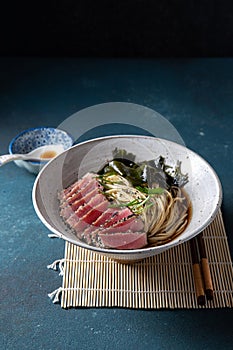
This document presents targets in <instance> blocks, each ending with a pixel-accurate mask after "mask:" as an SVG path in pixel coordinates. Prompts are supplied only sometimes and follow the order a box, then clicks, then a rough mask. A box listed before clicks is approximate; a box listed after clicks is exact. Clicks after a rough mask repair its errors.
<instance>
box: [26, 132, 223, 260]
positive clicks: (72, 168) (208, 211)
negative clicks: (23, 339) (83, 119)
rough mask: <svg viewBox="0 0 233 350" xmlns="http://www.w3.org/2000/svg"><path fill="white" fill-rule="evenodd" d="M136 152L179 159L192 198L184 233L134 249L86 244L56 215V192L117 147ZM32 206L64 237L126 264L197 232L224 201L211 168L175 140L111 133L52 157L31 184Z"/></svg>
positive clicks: (142, 157)
mask: <svg viewBox="0 0 233 350" xmlns="http://www.w3.org/2000/svg"><path fill="white" fill-rule="evenodd" d="M116 147H118V148H123V149H126V150H127V151H128V152H132V153H134V154H136V161H142V160H150V159H154V158H157V157H159V156H160V155H162V156H164V157H165V159H166V162H167V164H175V163H176V161H177V160H180V161H182V172H183V173H186V172H187V173H188V174H189V182H188V184H187V185H185V190H186V192H187V193H188V195H189V197H190V199H191V202H192V217H191V220H190V222H189V225H188V226H187V228H186V229H185V231H184V232H183V233H182V234H181V235H180V236H178V237H177V238H175V239H174V240H172V241H171V242H169V243H166V244H164V245H160V246H157V247H148V248H142V249H136V250H116V249H103V248H96V247H93V246H89V245H87V244H86V243H84V242H81V241H80V240H79V239H78V238H77V237H76V236H74V235H73V234H72V233H71V232H70V231H69V230H67V227H66V225H65V224H64V222H63V221H62V219H61V217H60V216H59V202H58V199H57V194H58V192H60V191H61V190H62V189H63V188H66V187H67V186H69V185H70V184H71V183H73V182H74V181H76V180H77V179H78V178H80V177H82V176H83V175H84V174H85V173H86V172H88V171H98V170H99V169H100V168H101V167H102V166H103V165H104V164H105V163H106V162H107V161H108V160H110V159H112V151H113V150H114V149H115V148H116ZM32 197H33V205H34V208H35V210H36V213H37V215H38V216H39V218H40V219H41V221H42V222H43V223H44V224H45V226H46V227H47V228H48V229H49V230H50V231H52V232H53V233H54V234H56V235H57V236H58V237H60V238H63V239H64V240H66V241H69V242H71V243H74V244H76V245H78V246H80V247H83V248H86V249H91V250H92V251H95V252H98V253H100V254H104V255H107V256H109V257H111V258H113V259H118V260H121V261H125V262H130V261H135V260H139V259H143V258H146V257H149V256H153V255H156V254H159V253H161V252H163V251H165V250H167V249H169V248H171V247H174V246H176V245H178V244H180V243H183V242H185V241H187V240H189V239H191V238H192V237H194V236H195V235H197V234H198V233H200V232H201V231H202V230H203V229H204V228H205V227H206V226H207V225H209V224H210V223H211V221H212V220H213V219H214V217H215V215H216V213H217V212H218V209H219V208H220V205H221V201H222V190H221V184H220V181H219V179H218V177H217V175H216V173H215V171H214V170H213V169H212V167H211V166H210V165H209V164H208V163H207V162H206V161H205V160H204V159H203V158H201V157H200V156H199V155H197V154H196V153H194V152H193V151H191V150H189V149H187V148H186V147H184V146H181V145H179V144H177V143H174V142H171V141H167V140H164V139H159V138H154V137H147V136H111V137H103V138H98V139H93V140H90V141H86V142H83V143H80V144H77V145H75V146H73V147H71V148H70V149H69V150H67V151H65V152H63V153H62V154H60V155H59V156H57V157H56V158H55V159H53V160H52V161H50V162H49V163H48V164H47V165H46V166H45V167H44V168H43V169H42V171H41V172H40V174H39V175H38V177H37V179H36V181H35V184H34V188H33V194H32Z"/></svg>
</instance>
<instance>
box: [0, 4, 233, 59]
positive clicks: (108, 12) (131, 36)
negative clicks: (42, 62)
mask: <svg viewBox="0 0 233 350" xmlns="http://www.w3.org/2000/svg"><path fill="white" fill-rule="evenodd" d="M232 37H233V4H232V1H231V0H214V1H210V0H202V1H199V0H198V1H195V0H188V1H187V0H179V1H177V0H167V1H161V0H159V1H155V0H146V1H143V0H125V1H116V0H115V1H109V0H100V1H93V0H77V1H74V0H66V1H64V0H58V1H54V0H53V1H51V0H49V1H46V2H45V3H43V2H39V1H36V2H35V1H33V2H24V1H18V2H15V1H12V0H9V1H7V2H5V3H4V4H2V5H1V12H0V38H1V40H0V54H4V55H42V56H44V55H63V56H71V55H72V56H85V57H86V56H98V57H99V56H101V57H103V56H108V57H109V56H115V57H116V56H117V57H119V56H120V57H122V56H124V57H128V56H130V57H135V56H137V57H164V56H166V57H190V56H192V57H194V56H195V57H200V56H201V57H206V56H208V57H211V56H215V57H216V56H221V57H222V56H232V54H233V45H232Z"/></svg>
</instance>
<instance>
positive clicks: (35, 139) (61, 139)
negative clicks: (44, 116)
mask: <svg viewBox="0 0 233 350" xmlns="http://www.w3.org/2000/svg"><path fill="white" fill-rule="evenodd" d="M56 144H62V145H63V148H64V150H67V149H68V148H70V147H71V146H72V145H73V138H72V136H71V135H69V134H68V133H67V132H65V131H63V130H59V129H56V128H52V127H37V128H31V129H27V130H24V131H22V132H21V133H20V134H18V135H17V136H16V137H14V138H13V140H12V141H11V142H10V144H9V153H10V154H15V153H20V154H25V153H28V152H31V151H32V150H34V149H36V148H38V147H41V146H45V145H56ZM14 162H15V164H16V165H17V166H19V167H22V168H25V169H27V170H28V171H29V172H31V173H34V174H38V173H39V171H40V170H41V169H42V167H43V166H44V165H45V164H46V163H47V162H42V161H41V162H35V161H24V160H16V161H14Z"/></svg>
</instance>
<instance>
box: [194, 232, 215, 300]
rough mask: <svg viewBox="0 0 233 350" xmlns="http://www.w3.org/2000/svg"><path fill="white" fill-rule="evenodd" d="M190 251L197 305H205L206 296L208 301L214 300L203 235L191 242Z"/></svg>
mask: <svg viewBox="0 0 233 350" xmlns="http://www.w3.org/2000/svg"><path fill="white" fill-rule="evenodd" d="M190 249H191V255H192V263H193V275H194V283H195V289H196V294H197V303H198V305H205V295H206V298H207V300H213V284H212V279H211V274H210V268H209V263H208V259H207V255H206V249H205V243H204V240H203V234H202V233H200V234H199V235H198V236H197V237H195V238H192V239H191V240H190Z"/></svg>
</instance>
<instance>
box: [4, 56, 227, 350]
mask: <svg viewBox="0 0 233 350" xmlns="http://www.w3.org/2000/svg"><path fill="white" fill-rule="evenodd" d="M0 77H1V82H0V153H1V154H3V153H6V152H7V149H8V143H9V142H10V140H11V139H12V138H13V137H14V136H15V135H16V134H18V133H19V132H21V131H22V130H24V129H27V128H30V127H36V126H38V125H50V126H54V127H56V126H58V125H59V124H60V123H61V122H62V121H63V120H64V119H65V118H67V117H69V116H70V115H71V114H73V113H75V112H76V111H78V110H80V109H82V108H85V107H88V106H91V105H94V104H98V103H103V102H110V101H127V102H133V103H137V104H142V105H145V106H147V107H150V108H153V109H155V110H156V111H158V112H159V113H161V114H162V115H163V116H164V117H166V118H167V119H168V120H169V121H170V122H171V123H172V124H173V125H174V126H175V127H176V128H177V130H178V131H179V133H180V134H181V136H182V138H183V139H184V141H185V143H186V145H187V146H188V147H189V148H191V149H193V150H194V151H196V152H197V153H199V154H200V155H201V156H203V157H204V158H205V159H206V160H207V161H208V162H209V163H210V164H211V165H212V166H213V167H214V169H215V170H216V172H217V173H218V175H219V178H220V180H221V182H222V186H223V192H224V199H223V206H222V210H223V215H224V221H225V225H226V229H227V234H228V239H229V244H230V249H231V253H232V252H233V233H232V232H233V216H232V207H233V190H232V173H233V98H232V97H233V59H188V60H113V59H112V60H101V59H100V60H88V59H87V60H86V59H80V60H78V59H60V60H59V59H57V60H56V59H39V58H38V59H36V58H34V59H23V58H19V59H9V58H2V59H0ZM123 131H124V132H125V131H126V130H125V129H124V130H122V129H121V127H120V126H119V125H118V126H115V128H114V131H113V127H109V126H106V127H104V128H96V129H94V130H92V131H90V132H88V133H87V134H86V135H84V136H83V139H87V138H90V137H96V136H102V135H103V134H105V135H106V134H111V133H114V132H116V133H119V132H123ZM34 180H35V176H34V175H32V174H29V173H28V172H27V171H26V170H24V169H21V168H18V167H16V166H15V165H14V164H13V163H11V164H8V165H6V166H5V167H2V168H0V208H1V212H0V235H1V244H0V249H1V252H0V253H1V254H0V263H1V269H0V274H1V284H0V299H1V314H0V318H1V319H0V322H1V324H0V328H1V337H0V348H1V349H31V350H32V349H43V350H44V349H46V350H47V349H56V350H57V349H109V348H111V349H189V348H192V349H220V348H221V349H232V343H233V332H232V324H233V312H232V309H222V310H221V309H219V310H159V311H158V310H154V311H147V310H126V309H117V308H113V309H85V308H80V309H70V310H63V309H61V307H60V305H58V304H57V305H54V304H52V302H51V301H50V300H49V298H48V296H47V294H48V293H50V292H51V291H53V290H54V289H56V288H58V287H59V286H60V285H61V277H60V276H58V273H57V272H53V271H51V270H48V269H47V268H46V266H47V265H48V264H51V263H52V262H53V261H54V260H56V259H59V258H61V257H63V254H64V242H63V241H61V240H59V239H49V238H48V237H47V234H48V233H49V232H48V231H47V229H46V228H45V227H44V226H43V225H42V223H41V222H40V221H39V219H38V218H37V216H36V214H35V212H34V209H33V207H32V201H31V190H32V186H33V183H34Z"/></svg>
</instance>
